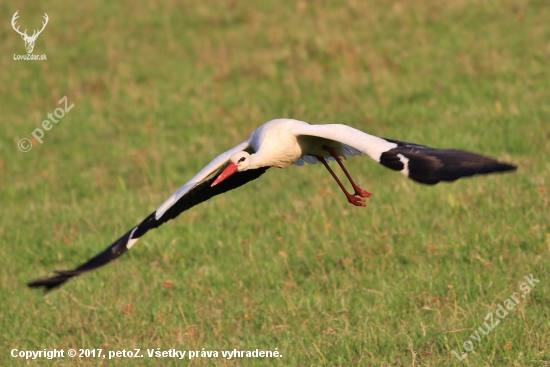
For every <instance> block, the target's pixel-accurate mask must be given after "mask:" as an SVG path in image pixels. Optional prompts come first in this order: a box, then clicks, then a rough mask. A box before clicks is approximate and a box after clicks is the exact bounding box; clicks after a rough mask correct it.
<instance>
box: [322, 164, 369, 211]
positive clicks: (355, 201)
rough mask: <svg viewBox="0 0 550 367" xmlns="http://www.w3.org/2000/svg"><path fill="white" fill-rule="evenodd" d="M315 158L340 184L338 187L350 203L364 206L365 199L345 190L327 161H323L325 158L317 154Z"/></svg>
mask: <svg viewBox="0 0 550 367" xmlns="http://www.w3.org/2000/svg"><path fill="white" fill-rule="evenodd" d="M315 158H317V160H319V162H321V163H323V165H324V166H325V167H326V169H327V170H328V171H329V172H330V174H331V175H332V177H333V178H334V180H335V181H336V183H337V184H338V186H340V188H341V189H342V191H343V192H344V194H346V198H347V199H348V201H349V203H350V204H353V205H355V206H365V204H364V201H365V199H363V198H362V197H359V198H358V197H355V196H353V195H351V194H350V193H349V192H347V190H346V188H345V187H344V185H342V182H341V181H340V180H339V179H338V177H337V176H336V174H335V173H334V171H333V170H332V169H331V168H330V166H329V165H328V163H327V161H325V158H323V157H321V156H318V155H317V156H315Z"/></svg>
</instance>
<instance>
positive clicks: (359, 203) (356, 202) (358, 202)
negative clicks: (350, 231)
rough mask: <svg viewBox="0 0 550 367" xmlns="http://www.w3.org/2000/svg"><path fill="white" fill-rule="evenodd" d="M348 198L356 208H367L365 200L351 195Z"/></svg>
mask: <svg viewBox="0 0 550 367" xmlns="http://www.w3.org/2000/svg"><path fill="white" fill-rule="evenodd" d="M346 197H347V198H348V202H349V203H350V204H353V205H355V206H366V205H365V199H363V198H362V197H357V196H353V195H349V194H348V195H346Z"/></svg>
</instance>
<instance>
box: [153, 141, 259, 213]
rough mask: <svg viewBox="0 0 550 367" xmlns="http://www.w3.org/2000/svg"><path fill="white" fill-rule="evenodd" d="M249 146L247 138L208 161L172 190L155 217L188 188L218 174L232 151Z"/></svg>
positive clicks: (241, 149)
mask: <svg viewBox="0 0 550 367" xmlns="http://www.w3.org/2000/svg"><path fill="white" fill-rule="evenodd" d="M249 146H250V145H249V143H248V140H247V141H245V142H242V143H241V144H239V145H237V146H236V147H235V148H232V149H230V150H228V151H227V152H225V153H222V154H220V155H219V156H217V157H216V158H214V160H213V161H212V162H210V163H208V165H207V166H206V167H204V168H203V169H202V170H201V171H200V172H199V173H197V174H196V175H195V177H193V178H192V179H191V180H189V182H187V183H186V184H185V185H183V186H182V187H181V188H179V189H178V190H177V191H176V192H174V193H173V194H172V195H171V196H170V197H169V198H168V199H167V200H166V201H165V202H164V203H162V205H161V206H159V207H158V209H157V211H156V214H155V219H157V220H158V219H160V217H162V215H163V214H164V213H166V211H167V210H168V209H170V207H171V206H172V205H174V204H175V203H177V202H178V200H179V199H180V198H181V197H182V196H183V195H185V194H187V193H188V192H189V190H191V189H192V188H194V187H195V186H197V185H199V184H200V183H202V182H204V181H207V180H209V179H211V178H212V177H214V176H215V175H216V174H218V173H219V172H220V171H221V169H222V168H223V167H224V166H225V165H226V163H227V162H229V158H231V155H233V153H236V152H240V151H243V150H245V149H247V148H248V147H249Z"/></svg>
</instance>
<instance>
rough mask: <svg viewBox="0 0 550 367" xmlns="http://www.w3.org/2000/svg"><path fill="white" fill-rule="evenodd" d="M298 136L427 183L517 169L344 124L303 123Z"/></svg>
mask: <svg viewBox="0 0 550 367" xmlns="http://www.w3.org/2000/svg"><path fill="white" fill-rule="evenodd" d="M298 135H309V136H316V137H320V138H324V139H329V140H333V141H336V142H339V143H342V144H345V145H347V146H349V147H352V148H354V149H357V150H358V151H360V152H362V153H365V154H367V155H368V156H369V157H371V158H372V159H374V160H375V161H376V162H378V163H380V164H382V165H384V166H386V167H388V168H391V169H393V170H396V171H400V172H401V173H402V174H403V175H405V176H407V177H409V178H410V179H412V180H414V181H416V182H420V183H423V184H428V185H434V184H436V183H438V182H440V181H454V180H457V179H459V178H461V177H467V176H473V175H478V174H488V173H493V172H505V171H511V170H515V169H516V166H513V165H510V164H506V163H501V162H498V161H497V160H495V159H492V158H488V157H485V156H482V155H479V154H475V153H470V152H466V151H463V150H456V149H434V148H430V147H426V146H423V145H418V144H412V143H406V142H402V141H398V140H392V139H384V138H379V137H377V136H373V135H369V134H367V133H364V132H362V131H360V130H357V129H354V128H352V127H349V126H346V125H338V124H331V125H305V124H304V125H300V126H299V128H298Z"/></svg>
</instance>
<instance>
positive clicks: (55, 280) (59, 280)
mask: <svg viewBox="0 0 550 367" xmlns="http://www.w3.org/2000/svg"><path fill="white" fill-rule="evenodd" d="M70 278H72V276H71V275H59V276H56V277H51V278H43V279H37V280H35V281H32V282H30V283H27V287H29V288H40V287H44V290H45V291H46V292H49V291H51V290H53V289H55V288H57V287H59V286H60V285H61V284H63V283H65V282H66V281H67V280H69V279H70Z"/></svg>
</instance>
